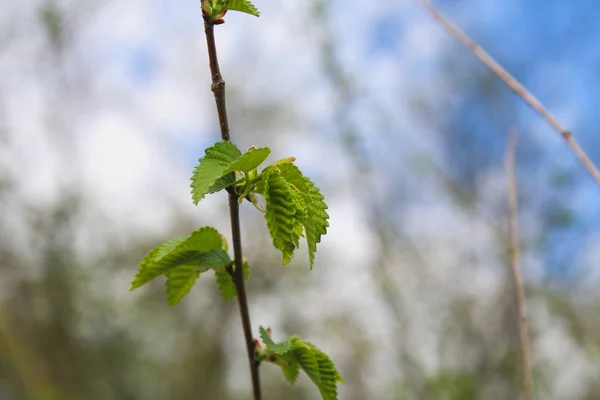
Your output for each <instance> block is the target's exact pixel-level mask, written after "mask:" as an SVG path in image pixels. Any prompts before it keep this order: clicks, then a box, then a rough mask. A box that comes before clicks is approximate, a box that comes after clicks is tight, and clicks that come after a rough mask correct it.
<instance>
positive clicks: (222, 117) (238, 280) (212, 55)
mask: <svg viewBox="0 0 600 400" xmlns="http://www.w3.org/2000/svg"><path fill="white" fill-rule="evenodd" d="M204 32H205V33H206V43H207V45H208V58H209V64H210V72H211V76H212V85H211V88H210V89H211V90H212V92H213V93H214V95H215V102H216V104H217V112H218V114H219V125H220V127H221V137H222V139H223V140H230V137H229V122H228V119H227V108H226V104H225V81H224V80H223V77H222V76H221V71H220V70H219V60H218V58H217V47H216V45H215V33H214V24H213V23H212V22H210V20H209V19H208V18H206V16H205V18H204ZM228 192H229V215H230V218H231V236H232V240H233V254H234V262H235V271H234V273H233V282H234V283H235V287H236V290H237V299H238V305H239V309H240V317H241V319H242V329H243V331H244V338H245V341H246V350H247V352H248V362H249V364H250V375H251V377H252V390H253V394H254V400H260V399H261V392H260V379H259V375H258V366H259V363H258V362H257V361H256V360H255V357H254V339H253V337H252V325H251V323H250V312H249V310H248V299H247V297H246V287H245V285H244V268H243V266H242V235H241V229H240V210H239V203H238V200H239V197H238V195H237V194H236V193H235V192H234V191H228Z"/></svg>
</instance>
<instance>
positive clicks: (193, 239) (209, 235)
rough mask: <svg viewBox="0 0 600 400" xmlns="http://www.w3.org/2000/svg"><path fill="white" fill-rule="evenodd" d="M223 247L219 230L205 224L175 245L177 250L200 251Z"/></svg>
mask: <svg viewBox="0 0 600 400" xmlns="http://www.w3.org/2000/svg"><path fill="white" fill-rule="evenodd" d="M222 248H223V239H222V238H221V234H219V231H218V230H216V229H215V228H213V227H211V226H205V227H202V228H200V229H198V230H197V231H195V232H193V233H192V234H191V235H190V237H189V238H187V239H186V240H185V241H183V242H181V244H180V245H179V246H177V249H178V250H197V251H200V252H205V251H210V250H219V249H222Z"/></svg>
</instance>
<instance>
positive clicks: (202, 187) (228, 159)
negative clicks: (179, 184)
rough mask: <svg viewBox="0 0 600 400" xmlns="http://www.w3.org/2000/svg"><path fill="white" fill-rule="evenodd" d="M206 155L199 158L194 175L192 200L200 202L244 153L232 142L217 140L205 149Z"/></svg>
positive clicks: (195, 202) (196, 202)
mask: <svg viewBox="0 0 600 400" xmlns="http://www.w3.org/2000/svg"><path fill="white" fill-rule="evenodd" d="M204 153H205V155H204V157H202V158H201V159H200V160H199V162H200V163H199V164H198V166H196V168H195V169H194V174H193V175H192V184H191V185H190V186H191V188H192V200H193V201H194V204H198V202H199V201H200V200H202V199H203V198H204V196H205V195H206V194H207V193H209V192H210V191H211V190H213V191H214V187H213V185H214V184H215V182H216V181H217V179H219V178H220V177H222V176H223V175H224V174H225V171H226V170H227V168H228V167H229V165H230V164H231V163H232V162H234V161H235V160H237V159H238V158H240V157H241V156H242V153H241V152H240V150H239V149H238V148H237V147H236V146H235V145H234V144H233V143H231V142H228V141H224V142H217V143H215V144H214V146H211V147H209V148H207V149H206V150H205V151H204Z"/></svg>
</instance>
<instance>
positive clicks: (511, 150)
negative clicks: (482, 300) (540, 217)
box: [504, 132, 533, 400]
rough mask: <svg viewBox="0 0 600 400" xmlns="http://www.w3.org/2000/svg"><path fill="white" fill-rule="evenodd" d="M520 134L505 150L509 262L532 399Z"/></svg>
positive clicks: (527, 386) (526, 383)
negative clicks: (517, 172)
mask: <svg viewBox="0 0 600 400" xmlns="http://www.w3.org/2000/svg"><path fill="white" fill-rule="evenodd" d="M516 142H517V135H516V133H515V132H511V134H510V137H509V143H508V148H507V150H506V158H505V161H504V162H505V166H506V173H507V175H508V177H507V179H508V187H507V205H508V240H509V263H510V271H511V275H512V280H513V285H514V293H515V306H516V308H517V314H518V319H517V325H518V327H519V341H520V343H521V362H522V365H521V368H522V372H523V392H524V394H525V400H533V383H532V382H533V378H532V374H531V343H530V340H529V328H528V323H527V313H526V310H525V292H524V290H523V278H522V274H521V266H520V260H519V258H520V255H519V218H518V212H519V211H518V205H517V182H516V181H517V179H516V177H515V149H516Z"/></svg>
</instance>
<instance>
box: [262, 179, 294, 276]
mask: <svg viewBox="0 0 600 400" xmlns="http://www.w3.org/2000/svg"><path fill="white" fill-rule="evenodd" d="M263 179H265V193H264V195H265V201H266V203H267V206H266V212H265V219H266V220H267V227H268V228H269V233H270V234H271V238H272V239H273V246H275V248H276V249H278V250H280V251H281V252H282V253H283V264H284V265H285V264H287V263H288V262H289V261H290V260H291V258H292V256H293V255H294V250H295V249H296V245H295V241H294V238H295V237H296V234H295V231H294V228H295V227H296V204H295V201H294V200H295V199H294V195H293V194H292V191H291V187H290V185H289V184H288V183H287V182H286V181H285V179H284V178H283V177H282V176H281V173H280V172H279V171H278V170H272V171H270V172H269V173H267V174H266V176H265V177H264V178H263Z"/></svg>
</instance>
